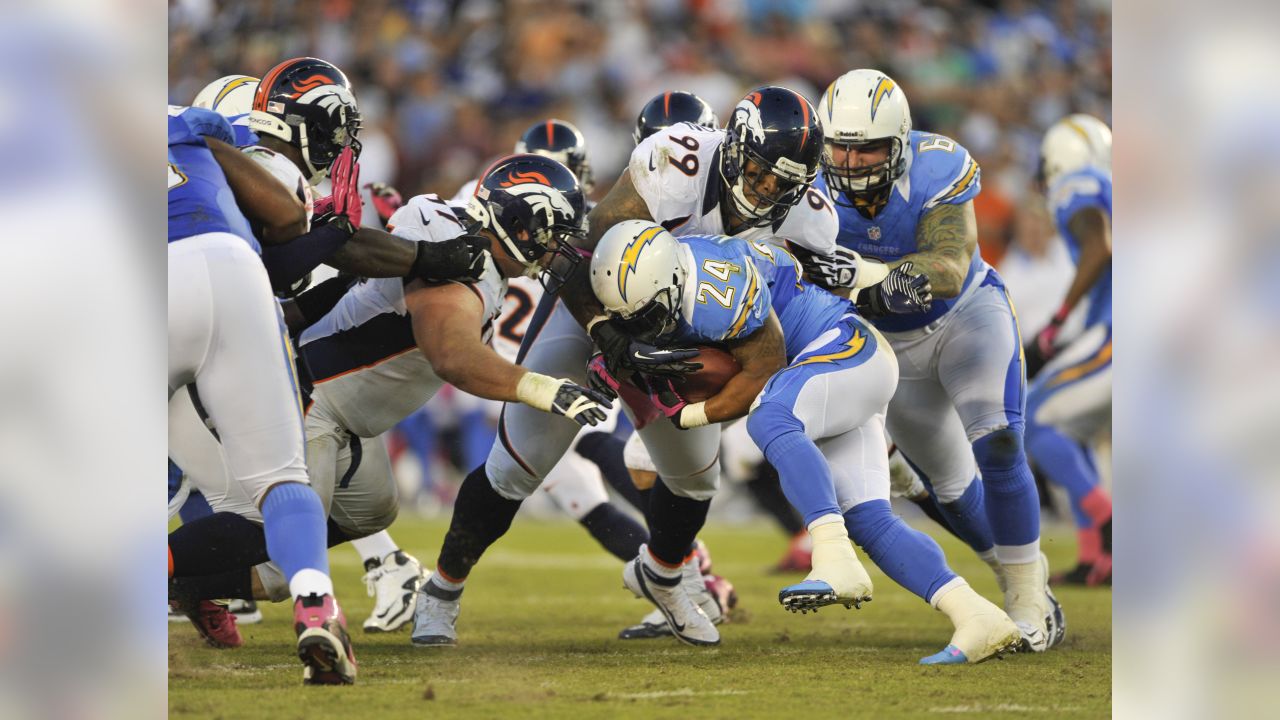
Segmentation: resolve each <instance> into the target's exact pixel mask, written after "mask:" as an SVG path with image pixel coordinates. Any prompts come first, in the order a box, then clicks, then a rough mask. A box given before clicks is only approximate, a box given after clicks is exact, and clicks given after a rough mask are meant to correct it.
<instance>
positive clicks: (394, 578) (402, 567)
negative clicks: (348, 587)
mask: <svg viewBox="0 0 1280 720" xmlns="http://www.w3.org/2000/svg"><path fill="white" fill-rule="evenodd" d="M365 569H366V570H368V572H366V573H365V574H364V584H365V588H366V589H367V590H368V592H369V597H372V598H374V602H373V612H372V613H370V614H369V617H368V619H366V620H365V621H364V625H363V627H364V631H365V632H394V631H396V630H399V629H400V628H402V627H404V625H405V624H406V623H408V622H409V620H411V619H412V618H413V611H414V600H415V598H416V596H417V593H418V587H419V586H420V585H421V584H422V564H421V563H419V562H418V560H417V558H415V557H413V556H412V555H410V554H408V553H406V552H404V551H403V550H396V551H395V552H393V553H391V554H390V555H387V556H386V557H385V558H383V559H382V560H381V561H379V560H368V561H366V562H365Z"/></svg>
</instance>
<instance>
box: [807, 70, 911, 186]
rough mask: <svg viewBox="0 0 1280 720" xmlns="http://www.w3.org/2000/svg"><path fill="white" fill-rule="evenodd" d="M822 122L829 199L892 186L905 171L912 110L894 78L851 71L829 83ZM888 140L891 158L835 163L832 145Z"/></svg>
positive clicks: (820, 109) (820, 105) (820, 108)
mask: <svg viewBox="0 0 1280 720" xmlns="http://www.w3.org/2000/svg"><path fill="white" fill-rule="evenodd" d="M818 121H819V122H820V123H822V133H823V145H822V169H823V172H824V174H825V175H826V178H827V188H828V189H829V190H830V194H831V195H832V197H837V198H838V197H839V196H840V195H841V194H842V193H848V194H850V195H855V196H856V195H865V194H869V193H874V192H877V191H879V190H881V189H883V188H885V187H888V186H889V185H891V184H892V183H893V182H894V181H895V180H897V179H898V178H899V177H901V176H902V173H903V172H905V171H906V169H907V147H908V145H909V144H910V143H911V108H910V106H908V105H907V96H906V94H905V93H903V91H902V88H901V87H899V86H898V84H897V83H896V82H894V81H893V78H890V77H889V76H888V75H885V74H884V73H882V72H880V71H879V70H866V69H862V70H850V71H849V72H847V73H845V74H844V75H841V76H840V77H838V78H836V80H835V82H833V83H831V84H830V85H828V86H827V91H826V92H824V93H823V94H822V100H821V102H819V103H818ZM886 139H887V140H889V141H890V147H889V157H888V158H887V159H886V160H885V161H884V162H882V163H876V164H875V165H870V166H864V167H858V168H855V167H850V166H849V165H848V164H847V163H841V164H836V162H835V160H834V158H833V157H832V155H831V149H832V148H833V147H834V146H837V145H839V146H844V147H849V146H857V145H865V144H868V143H874V142H877V141H881V140H886Z"/></svg>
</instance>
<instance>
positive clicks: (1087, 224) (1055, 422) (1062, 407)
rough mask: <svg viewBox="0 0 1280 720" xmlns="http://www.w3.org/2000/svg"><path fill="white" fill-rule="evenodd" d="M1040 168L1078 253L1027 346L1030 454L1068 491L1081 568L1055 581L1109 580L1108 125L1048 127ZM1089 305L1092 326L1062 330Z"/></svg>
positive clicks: (1080, 120)
mask: <svg viewBox="0 0 1280 720" xmlns="http://www.w3.org/2000/svg"><path fill="white" fill-rule="evenodd" d="M1040 172H1041V176H1042V182H1043V183H1044V185H1045V190H1046V193H1047V199H1048V201H1049V212H1050V213H1051V214H1052V216H1053V219H1054V222H1055V223H1056V224H1057V228H1058V234H1060V235H1061V236H1062V238H1063V239H1064V240H1065V241H1066V243H1067V248H1068V249H1069V250H1070V251H1071V255H1072V258H1073V259H1074V260H1075V261H1076V274H1075V278H1074V279H1073V280H1072V282H1071V286H1070V287H1069V288H1068V289H1067V296H1066V298H1064V299H1063V301H1062V306H1061V307H1060V308H1059V309H1058V311H1057V312H1056V313H1054V315H1053V319H1052V320H1050V321H1049V324H1048V325H1047V326H1046V327H1044V328H1043V329H1041V330H1040V331H1039V332H1038V333H1036V334H1035V335H1034V336H1033V337H1032V340H1031V341H1030V342H1029V343H1028V344H1027V346H1026V357H1027V376H1028V377H1029V378H1030V377H1033V376H1034V382H1033V383H1032V384H1031V387H1030V389H1029V390H1028V391H1027V452H1028V453H1030V455H1031V457H1032V458H1034V459H1035V461H1036V464H1037V465H1039V466H1040V468H1041V470H1043V471H1044V474H1045V476H1046V477H1048V479H1049V480H1050V481H1052V482H1055V483H1057V484H1059V485H1061V486H1062V487H1064V488H1066V489H1067V492H1068V494H1069V495H1070V496H1071V509H1072V512H1073V514H1074V516H1075V520H1076V527H1077V531H1078V537H1079V547H1078V549H1077V557H1078V558H1079V559H1078V562H1077V564H1076V567H1075V568H1074V569H1072V570H1070V571H1068V572H1066V573H1064V574H1062V575H1060V576H1059V577H1056V578H1055V579H1054V582H1061V583H1066V584H1072V585H1089V586H1096V585H1102V584H1110V582H1111V498H1110V496H1109V495H1108V494H1107V492H1106V490H1104V489H1103V488H1102V487H1101V486H1100V485H1099V484H1098V469H1097V464H1096V462H1095V460H1094V457H1093V451H1092V449H1091V447H1090V446H1091V444H1092V442H1093V441H1094V439H1095V438H1096V437H1097V434H1098V432H1099V431H1100V430H1101V429H1102V428H1103V427H1105V426H1106V424H1107V422H1108V421H1109V420H1110V419H1111V129H1110V128H1108V127H1107V126H1106V124H1105V123H1103V122H1102V121H1101V120H1098V119H1097V118H1095V117H1092V116H1089V115H1071V116H1069V117H1066V118H1063V119H1062V120H1059V121H1058V122H1057V123H1055V124H1054V125H1053V127H1051V128H1049V131H1048V132H1047V133H1045V136H1044V141H1043V142H1042V143H1041V145H1040ZM1082 304H1087V306H1088V307H1087V309H1086V310H1085V313H1086V314H1085V321H1084V324H1085V329H1084V330H1083V332H1082V333H1081V334H1080V335H1079V336H1077V337H1076V338H1074V339H1072V340H1071V341H1070V342H1062V340H1063V339H1062V338H1059V337H1058V333H1059V330H1060V329H1061V327H1062V324H1063V323H1064V322H1065V321H1066V319H1067V316H1068V315H1069V314H1070V313H1071V312H1072V311H1073V310H1074V309H1075V308H1076V307H1077V306H1079V305H1082Z"/></svg>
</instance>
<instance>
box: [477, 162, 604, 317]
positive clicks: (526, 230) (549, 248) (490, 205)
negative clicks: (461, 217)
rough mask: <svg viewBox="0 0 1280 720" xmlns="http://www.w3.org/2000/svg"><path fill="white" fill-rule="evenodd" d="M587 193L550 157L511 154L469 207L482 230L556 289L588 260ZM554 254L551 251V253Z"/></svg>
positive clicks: (490, 173) (487, 173)
mask: <svg viewBox="0 0 1280 720" xmlns="http://www.w3.org/2000/svg"><path fill="white" fill-rule="evenodd" d="M586 203H587V201H586V197H585V196H584V195H583V192H582V187H581V185H580V184H579V183H578V178H577V176H576V175H574V174H573V172H572V171H570V170H569V168H567V167H565V166H564V165H563V164H561V163H559V162H557V161H555V160H553V159H551V158H549V157H546V156H544V155H534V154H531V153H526V154H520V155H510V156H508V157H505V158H502V159H500V160H498V161H497V162H495V163H494V164H493V165H491V166H490V167H489V169H488V170H487V171H485V174H484V175H483V176H482V177H481V178H480V182H479V183H478V184H477V185H476V191H475V195H474V196H473V197H472V198H471V202H470V203H469V204H468V205H467V214H468V215H470V216H471V218H472V220H473V221H474V222H475V223H476V226H475V227H473V229H472V230H471V231H472V232H475V231H476V229H484V230H488V231H490V232H491V233H493V235H495V236H496V237H497V238H498V241H499V242H500V243H501V244H502V246H503V249H504V250H505V251H506V253H507V254H508V255H509V256H511V258H512V259H514V260H517V261H519V262H520V263H521V264H523V265H524V266H525V270H526V273H527V274H528V275H529V276H530V277H536V278H538V280H539V281H540V282H541V283H542V286H543V288H545V289H546V291H547V292H549V293H554V292H556V291H557V290H559V289H560V287H562V286H563V285H564V282H565V281H566V280H568V279H569V276H570V275H571V274H572V273H573V271H574V269H575V268H577V266H578V264H579V263H580V262H582V257H583V256H582V254H581V253H580V252H579V251H578V246H580V245H581V244H582V240H583V239H584V238H585V237H586V224H587V207H586ZM548 253H550V254H551V255H550V256H549V257H548Z"/></svg>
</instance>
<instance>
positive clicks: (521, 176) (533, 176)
mask: <svg viewBox="0 0 1280 720" xmlns="http://www.w3.org/2000/svg"><path fill="white" fill-rule="evenodd" d="M525 183H538V184H539V185H547V186H550V185H551V181H550V180H548V179H547V176H546V175H543V174H542V173H540V172H535V171H533V170H530V171H528V172H513V173H511V174H510V175H508V176H507V179H506V180H503V181H502V182H500V183H498V187H504V188H509V187H511V186H512V185H523V184H525Z"/></svg>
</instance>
